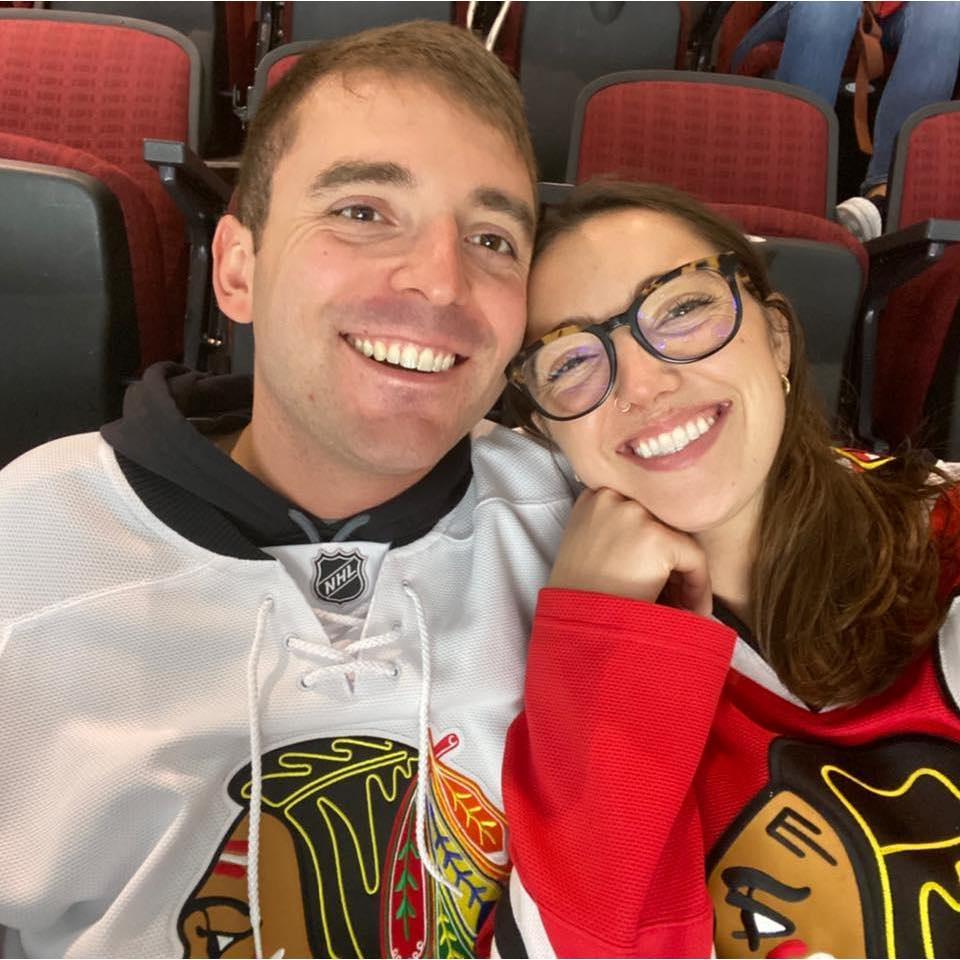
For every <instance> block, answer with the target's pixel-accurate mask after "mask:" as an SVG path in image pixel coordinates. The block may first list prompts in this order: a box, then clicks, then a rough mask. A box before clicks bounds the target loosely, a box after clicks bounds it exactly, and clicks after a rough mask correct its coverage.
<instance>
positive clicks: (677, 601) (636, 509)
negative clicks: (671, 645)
mask: <svg viewBox="0 0 960 960" xmlns="http://www.w3.org/2000/svg"><path fill="white" fill-rule="evenodd" d="M668 582H669V583H670V584H671V589H670V590H669V591H668V596H669V597H670V600H671V602H672V603H673V604H674V605H676V606H680V607H683V608H685V609H687V610H692V611H694V612H696V613H700V614H703V615H708V614H709V613H710V612H711V607H712V600H711V594H710V578H709V575H708V573H707V565H706V558H705V557H704V554H703V551H702V550H701V549H700V547H699V546H698V545H697V543H696V541H695V540H694V539H693V538H692V537H691V536H689V535H688V534H685V533H680V532H678V531H676V530H673V529H672V528H670V527H667V526H665V525H664V524H662V523H661V522H660V521H659V520H657V519H656V518H655V517H654V516H653V515H652V514H651V513H650V512H649V511H648V510H646V509H645V508H644V507H642V506H641V505H640V504H639V503H637V502H636V501H634V500H628V499H626V498H625V497H622V496H620V495H619V494H618V493H614V491H612V490H606V489H601V490H585V491H584V492H583V493H582V494H581V495H580V497H579V499H578V500H577V503H576V504H575V505H574V508H573V512H572V513H571V515H570V521H569V523H568V525H567V530H566V534H565V536H564V539H563V543H562V544H561V546H560V551H559V553H558V555H557V559H556V561H555V563H554V567H553V573H552V575H551V577H550V582H549V586H551V587H565V588H568V589H576V590H592V591H596V592H598V593H611V594H614V595H617V596H623V597H630V598H632V599H635V600H648V601H650V602H655V601H656V600H657V599H658V598H659V597H660V595H661V593H663V592H664V588H665V587H666V586H667V585H668Z"/></svg>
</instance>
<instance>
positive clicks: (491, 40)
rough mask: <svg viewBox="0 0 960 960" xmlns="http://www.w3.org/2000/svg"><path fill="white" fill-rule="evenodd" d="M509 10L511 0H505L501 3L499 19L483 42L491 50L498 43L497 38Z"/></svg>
mask: <svg viewBox="0 0 960 960" xmlns="http://www.w3.org/2000/svg"><path fill="white" fill-rule="evenodd" d="M509 10H510V0H503V3H501V4H500V10H499V11H498V12H497V19H496V20H494V21H493V26H492V27H491V28H490V32H489V33H488V34H487V39H486V41H484V44H483V45H484V46H485V47H486V48H487V49H488V50H490V51H492V50H493V48H494V47H495V46H496V45H497V40H498V39H499V37H500V29H501V28H502V27H503V21H504V20H506V19H507V12H508V11H509Z"/></svg>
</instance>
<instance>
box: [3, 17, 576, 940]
mask: <svg viewBox="0 0 960 960" xmlns="http://www.w3.org/2000/svg"><path fill="white" fill-rule="evenodd" d="M535 180H536V173H535V164H534V160H533V153H532V149H531V146H530V140H529V136H528V132H527V128H526V123H525V119H524V116H523V110H522V104H521V100H520V94H519V90H518V88H517V85H516V83H515V82H514V80H513V79H512V78H511V77H510V75H509V74H508V73H507V71H506V70H505V68H504V67H503V66H502V65H501V64H500V63H499V61H498V60H497V59H496V58H495V57H494V56H493V55H492V54H490V53H487V52H486V51H485V50H484V49H483V47H482V46H481V45H480V44H479V43H478V42H477V41H476V40H475V39H474V38H473V37H472V36H471V35H470V34H469V33H468V32H467V31H464V30H461V29H458V28H455V27H453V26H446V25H440V24H428V23H410V24H404V25H400V26H397V27H390V28H385V29H381V30H375V31H370V32H367V33H363V34H358V35H356V36H352V37H346V38H343V39H341V40H337V41H336V42H334V43H331V44H324V45H321V46H319V47H317V48H316V49H314V50H311V52H309V53H307V54H305V55H304V56H303V57H301V58H300V60H299V62H298V63H297V65H296V66H295V67H294V68H293V69H292V70H291V71H290V72H289V73H288V74H287V75H286V76H285V77H284V78H283V79H282V80H281V81H280V82H279V83H278V84H277V85H276V86H275V87H273V88H272V89H271V91H270V92H269V93H268V94H267V96H266V98H265V99H264V101H263V102H262V104H261V106H260V108H259V110H258V111H257V115H256V119H255V120H254V122H253V124H252V126H251V128H250V131H249V137H248V141H247V144H246V150H245V153H244V157H243V162H242V167H241V171H240V180H239V186H238V189H237V209H238V215H237V216H232V215H227V216H225V217H224V218H223V219H222V220H221V222H220V224H219V227H218V230H217V234H216V238H215V241H214V246H213V254H214V261H215V263H214V285H215V289H216V295H217V299H218V302H219V304H220V307H221V308H222V309H223V311H224V312H225V313H226V314H227V315H228V316H229V317H231V318H232V319H233V320H234V321H236V322H238V323H252V324H253V327H254V330H255V332H256V355H255V365H254V366H255V372H254V376H253V378H252V381H251V378H249V377H245V376H226V377H217V376H208V375H203V374H198V373H196V372H193V371H190V370H187V369H185V368H183V367H179V366H177V365H175V364H170V363H168V364H163V365H160V366H157V367H154V368H151V369H150V370H148V371H147V372H146V374H145V376H144V379H143V382H142V383H140V384H137V385H136V386H134V387H133V388H132V389H131V390H130V392H129V394H128V396H127V398H126V404H125V410H124V417H123V419H122V420H120V421H118V422H116V423H113V424H110V425H108V426H106V427H105V428H104V429H103V430H102V431H101V432H100V433H99V434H90V435H86V436H78V437H69V438H65V439H62V440H57V441H55V442H53V443H51V444H48V445H46V446H44V447H41V448H39V449H37V450H34V451H32V452H30V453H28V454H27V455H25V456H24V457H22V458H20V459H19V460H17V461H15V462H14V463H12V464H11V465H9V466H8V467H7V468H6V469H4V471H3V473H2V474H0V530H2V531H3V536H2V537H0V797H2V798H3V799H2V809H3V814H2V816H0V925H3V926H6V927H7V928H8V942H7V944H6V949H7V951H8V952H9V953H10V954H13V955H19V956H41V957H53V956H58V957H63V956H68V957H96V956H137V957H147V956H155V957H171V956H176V955H181V956H191V957H199V956H207V957H219V956H253V955H256V956H258V957H263V956H266V957H282V956H288V957H305V956H317V957H373V956H375V957H418V956H441V955H442V956H472V955H473V954H474V953H475V951H476V950H477V938H478V932H479V931H480V930H481V928H482V927H483V925H484V922H485V920H486V919H487V917H488V916H489V915H490V911H491V909H492V907H493V904H494V903H495V902H496V900H497V898H498V896H499V894H500V891H501V886H502V884H503V881H504V879H505V878H506V876H507V872H508V865H507V850H506V842H507V841H506V831H505V823H504V817H503V814H502V800H501V792H500V767H501V757H502V749H503V742H504V737H505V734H506V730H507V727H508V724H509V723H510V721H511V720H512V719H513V717H514V716H515V715H516V713H517V711H518V710H519V707H520V697H521V693H522V677H523V664H524V658H525V651H526V641H527V637H528V633H529V625H530V620H531V617H532V610H533V606H534V603H535V598H536V590H537V588H538V587H539V586H540V585H541V584H542V583H543V582H544V581H545V580H546V577H547V575H548V572H549V561H550V558H551V557H552V555H553V552H554V550H555V549H556V546H557V544H558V543H559V541H560V537H561V534H562V528H563V524H564V522H565V519H566V516H567V514H568V512H569V503H570V487H569V485H568V483H567V481H566V480H565V479H564V477H563V476H562V475H561V474H560V472H559V471H558V469H557V466H556V464H555V463H554V460H553V458H552V457H551V456H550V455H549V454H548V453H546V452H543V451H537V450H534V449H531V445H530V444H529V443H526V442H525V441H524V440H523V439H522V438H521V437H519V436H517V435H516V434H515V433H512V432H511V431H508V430H505V429H503V428H495V429H493V430H492V432H490V433H489V434H488V435H487V436H484V437H483V438H480V439H477V440H472V439H471V437H470V436H469V433H470V431H471V428H473V427H474V425H475V424H476V423H477V421H478V420H480V418H482V417H483V415H484V413H485V412H486V411H487V410H488V409H489V408H490V406H491V405H492V404H493V402H494V400H495V399H496V398H497V396H498V395H499V393H500V391H501V389H502V386H503V383H504V378H503V371H504V368H505V366H506V364H507V361H508V360H509V359H510V357H511V356H513V354H514V353H515V352H516V350H517V349H518V347H519V345H520V342H521V340H522V337H523V329H524V322H525V317H526V287H527V273H528V268H529V262H530V253H531V248H532V241H533V227H534V211H535V202H536V201H535ZM521 455H522V456H521Z"/></svg>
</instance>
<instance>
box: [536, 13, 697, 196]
mask: <svg viewBox="0 0 960 960" xmlns="http://www.w3.org/2000/svg"><path fill="white" fill-rule="evenodd" d="M680 23H681V20H680V9H679V4H677V3H586V2H579V0H577V2H569V3H528V4H526V6H525V8H524V16H523V24H522V28H521V39H520V87H521V89H522V91H523V98H524V102H525V103H526V107H527V117H528V118H529V121H530V132H531V134H532V136H533V144H534V148H535V150H536V154H537V161H538V163H539V165H540V176H541V178H542V179H544V180H560V179H562V177H563V171H564V164H565V160H566V157H567V153H568V145H569V143H570V139H571V134H570V131H571V124H572V122H573V116H574V107H575V104H576V103H577V96H578V94H579V93H580V91H581V89H582V88H583V86H584V85H585V84H588V83H590V82H591V81H593V80H596V79H597V78H598V77H602V76H604V75H606V74H610V73H613V72H615V71H618V70H633V69H639V68H668V67H673V66H674V64H675V62H676V59H677V48H678V41H679V36H680ZM567 179H569V177H568V178H567Z"/></svg>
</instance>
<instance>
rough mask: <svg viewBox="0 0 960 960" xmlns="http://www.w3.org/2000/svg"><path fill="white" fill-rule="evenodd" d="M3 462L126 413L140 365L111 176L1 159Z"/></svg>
mask: <svg viewBox="0 0 960 960" xmlns="http://www.w3.org/2000/svg"><path fill="white" fill-rule="evenodd" d="M0 210H3V216H2V217H0V336H2V339H3V363H2V367H0V369H2V376H0V409H2V410H3V412H4V416H3V418H2V421H0V466H3V464H5V463H7V462H9V461H10V460H12V459H13V458H14V457H16V456H18V455H19V454H20V453H22V452H23V451H25V450H27V449H29V448H31V447H33V446H36V445H37V444H39V443H44V442H45V441H47V440H51V439H53V438H54V437H59V436H64V435H66V434H70V433H77V432H82V431H88V430H95V429H97V428H98V427H99V426H100V425H101V424H102V423H104V422H105V421H107V420H109V419H112V418H113V417H115V416H117V415H118V414H119V411H120V401H121V396H122V391H123V386H124V383H125V380H126V379H127V378H128V377H130V376H131V375H132V374H133V373H134V372H135V370H136V366H137V324H136V316H135V311H134V297H133V283H132V278H131V269H130V258H129V255H128V251H127V243H126V230H125V227H124V221H123V213H122V211H121V208H120V204H119V203H118V201H117V199H116V197H115V196H114V194H113V193H112V192H111V191H110V190H109V189H107V187H106V186H105V185H104V184H103V183H102V182H101V181H99V180H97V179H94V178H93V177H91V176H88V175H87V174H85V173H79V172H78V171H76V170H67V169H63V168H58V167H51V166H46V165H42V164H33V163H23V162H20V161H13V160H0Z"/></svg>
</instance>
